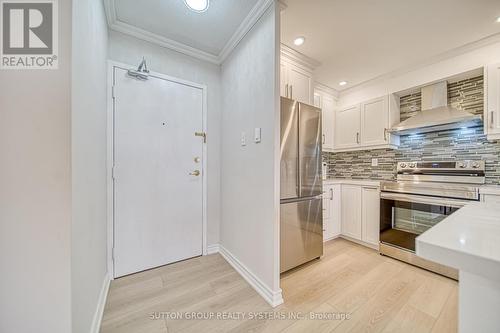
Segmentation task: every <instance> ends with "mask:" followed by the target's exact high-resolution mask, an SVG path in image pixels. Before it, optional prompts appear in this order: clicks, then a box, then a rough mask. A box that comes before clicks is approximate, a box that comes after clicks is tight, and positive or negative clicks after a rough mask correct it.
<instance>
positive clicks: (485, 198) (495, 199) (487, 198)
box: [481, 194, 500, 204]
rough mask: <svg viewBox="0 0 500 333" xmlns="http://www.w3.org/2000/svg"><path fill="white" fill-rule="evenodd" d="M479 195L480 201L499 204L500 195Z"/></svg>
mask: <svg viewBox="0 0 500 333" xmlns="http://www.w3.org/2000/svg"><path fill="white" fill-rule="evenodd" d="M481 197H482V199H481V201H482V202H486V203H494V204H500V195H492V194H484V195H482V196H481Z"/></svg>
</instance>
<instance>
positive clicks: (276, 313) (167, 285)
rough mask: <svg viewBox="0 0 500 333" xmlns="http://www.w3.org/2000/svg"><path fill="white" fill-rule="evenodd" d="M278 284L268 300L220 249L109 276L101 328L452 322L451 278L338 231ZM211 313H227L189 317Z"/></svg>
mask: <svg viewBox="0 0 500 333" xmlns="http://www.w3.org/2000/svg"><path fill="white" fill-rule="evenodd" d="M281 287H282V289H283V297H284V299H285V303H284V304H283V305H281V306H279V307H277V308H274V309H273V308H271V307H270V306H269V305H268V304H267V303H266V302H265V301H264V300H263V299H262V298H261V297H260V296H259V295H258V294H257V293H256V292H255V291H254V290H253V289H252V288H251V287H250V286H249V285H248V284H247V283H246V282H245V281H244V280H243V279H242V278H241V277H240V276H239V275H238V273H237V272H236V271H235V270H234V269H233V268H232V267H231V266H230V265H229V264H228V263H227V262H226V261H225V260H224V259H223V258H222V257H221V256H220V255H219V254H214V255H210V256H205V257H199V258H194V259H190V260H186V261H183V262H179V263H175V264H172V265H168V266H164V267H160V268H157V269H153V270H150V271H146V272H142V273H138V274H134V275H130V276H127V277H124V278H120V279H116V280H114V281H112V282H111V286H110V291H109V295H108V299H107V303H106V307H105V309H104V317H103V320H102V325H101V333H115V332H120V333H128V332H140V333H148V332H155V333H156V332H170V333H172V332H439V333H446V332H456V331H457V312H458V309H457V304H458V284H457V282H455V281H453V280H450V279H448V278H445V277H442V276H439V275H436V274H433V273H430V272H427V271H425V270H422V269H419V268H416V267H413V266H410V265H407V264H404V263H402V262H399V261H397V260H393V259H390V258H387V257H383V256H381V255H379V254H378V253H377V252H376V251H374V250H371V249H368V248H365V247H362V246H360V245H357V244H354V243H351V242H349V241H346V240H343V239H336V240H333V241H330V242H328V243H325V255H324V256H323V257H322V259H320V260H315V261H313V262H311V263H309V264H307V265H305V266H302V267H300V268H298V269H295V270H293V271H291V272H288V273H286V274H285V275H283V276H282V278H281ZM210 313H213V314H214V315H217V314H219V315H222V314H224V315H231V316H232V317H231V318H225V319H215V318H212V319H211V318H198V319H191V320H187V319H186V316H193V315H195V316H209V315H210ZM311 314H312V315H311ZM342 314H349V315H348V317H347V318H346V316H345V315H344V318H343V319H342V318H341V317H342ZM243 315H245V316H246V318H242V317H241V316H243ZM257 315H259V316H260V317H255V318H249V317H250V316H257ZM313 315H314V316H316V318H313V317H312V316H313ZM238 316H240V318H239V319H238ZM294 316H295V317H294ZM321 316H322V317H321ZM328 317H329V318H330V319H325V318H328ZM179 318H180V319H179ZM298 318H300V319H298Z"/></svg>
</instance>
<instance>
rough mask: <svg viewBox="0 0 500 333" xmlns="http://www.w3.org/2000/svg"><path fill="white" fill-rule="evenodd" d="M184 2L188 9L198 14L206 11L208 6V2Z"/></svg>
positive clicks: (195, 0)
mask: <svg viewBox="0 0 500 333" xmlns="http://www.w3.org/2000/svg"><path fill="white" fill-rule="evenodd" d="M184 2H185V3H186V6H188V7H189V9H191V10H194V11H195V12H199V13H201V12H204V11H206V10H207V9H208V6H209V5H210V0H184Z"/></svg>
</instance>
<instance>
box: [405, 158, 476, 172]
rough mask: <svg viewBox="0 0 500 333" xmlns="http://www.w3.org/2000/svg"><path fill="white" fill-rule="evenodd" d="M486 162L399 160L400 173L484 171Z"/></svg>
mask: <svg viewBox="0 0 500 333" xmlns="http://www.w3.org/2000/svg"><path fill="white" fill-rule="evenodd" d="M484 170H485V164H484V161H481V160H464V161H442V162H427V161H415V162H398V167H397V171H398V173H412V172H424V173H425V172H426V171H430V172H433V171H434V172H435V171H444V172H446V171H449V172H453V171H484Z"/></svg>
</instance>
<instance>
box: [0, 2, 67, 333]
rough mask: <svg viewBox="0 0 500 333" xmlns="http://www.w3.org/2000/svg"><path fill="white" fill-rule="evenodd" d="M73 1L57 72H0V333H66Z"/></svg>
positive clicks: (63, 22) (62, 29)
mask: <svg viewBox="0 0 500 333" xmlns="http://www.w3.org/2000/svg"><path fill="white" fill-rule="evenodd" d="M70 71H71V1H59V69H57V70H0V332H40V333H42V332H43V333H45V332H46V333H68V332H71V287H70V279H71V277H70V274H71V272H70V227H71V146H70V144H71V137H70V135H71V118H70V116H71V99H70V98H71V90H70V89H71V88H70V87H71V81H70V77H71V73H70Z"/></svg>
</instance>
